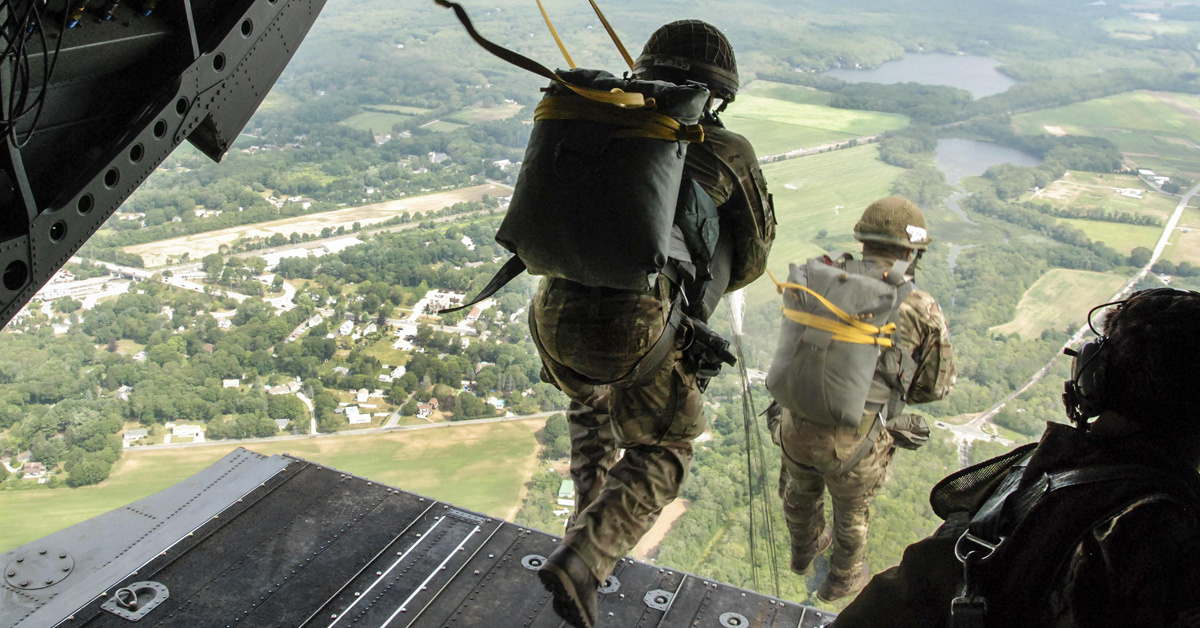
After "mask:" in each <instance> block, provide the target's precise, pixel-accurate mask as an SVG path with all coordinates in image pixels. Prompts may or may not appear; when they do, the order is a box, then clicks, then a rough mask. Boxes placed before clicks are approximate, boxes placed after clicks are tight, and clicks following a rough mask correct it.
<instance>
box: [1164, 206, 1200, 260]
mask: <svg viewBox="0 0 1200 628" xmlns="http://www.w3.org/2000/svg"><path fill="white" fill-rule="evenodd" d="M1185 229H1186V231H1185ZM1168 242H1170V244H1168V245H1167V250H1166V251H1164V252H1163V258H1164V259H1168V260H1170V261H1172V262H1174V263H1176V264H1178V263H1180V262H1191V263H1192V264H1195V265H1197V266H1200V209H1197V208H1195V207H1188V208H1187V209H1185V210H1183V216H1182V217H1181V218H1180V219H1179V227H1178V228H1177V229H1175V232H1174V233H1172V234H1171V238H1170V240H1168Z"/></svg>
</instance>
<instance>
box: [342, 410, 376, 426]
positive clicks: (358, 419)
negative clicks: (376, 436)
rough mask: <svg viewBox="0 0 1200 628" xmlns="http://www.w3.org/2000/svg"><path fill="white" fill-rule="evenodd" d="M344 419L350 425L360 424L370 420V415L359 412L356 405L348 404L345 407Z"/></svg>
mask: <svg viewBox="0 0 1200 628" xmlns="http://www.w3.org/2000/svg"><path fill="white" fill-rule="evenodd" d="M346 420H347V421H349V422H350V425H362V424H364V423H370V422H371V415H370V414H363V413H361V412H359V410H358V406H349V407H347V408H346Z"/></svg>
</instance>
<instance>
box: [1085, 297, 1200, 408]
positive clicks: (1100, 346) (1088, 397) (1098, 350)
mask: <svg viewBox="0 0 1200 628" xmlns="http://www.w3.org/2000/svg"><path fill="white" fill-rule="evenodd" d="M1157 294H1174V295H1179V296H1184V295H1192V296H1195V295H1196V294H1197V293H1196V292H1192V291H1186V290H1176V289H1174V288H1155V289H1152V290H1144V291H1141V292H1138V293H1136V294H1134V295H1133V296H1131V297H1129V298H1128V299H1122V300H1120V301H1110V302H1108V303H1101V304H1100V305H1097V306H1096V307H1094V308H1092V309H1091V310H1090V311H1089V312H1088V316H1087V322H1088V328H1090V329H1091V330H1092V333H1093V334H1096V338H1095V339H1093V340H1089V341H1088V342H1086V343H1084V344H1083V346H1082V347H1079V349H1078V350H1074V349H1070V348H1064V349H1063V353H1064V354H1065V355H1069V356H1071V358H1072V360H1071V379H1068V380H1067V381H1066V382H1065V383H1064V384H1063V395H1062V400H1063V406H1065V407H1066V410H1067V417H1068V418H1070V419H1071V422H1072V423H1074V424H1075V425H1076V427H1078V428H1080V429H1086V428H1087V420H1088V419H1090V418H1092V417H1096V416H1100V413H1101V412H1104V410H1106V409H1107V408H1105V407H1104V406H1102V405H1101V404H1100V402H1099V400H1097V399H1096V391H1097V389H1098V388H1099V383H1098V382H1097V381H1096V380H1097V377H1096V375H1097V373H1098V372H1099V368H1100V365H1101V364H1102V363H1103V360H1101V359H1099V357H1100V355H1101V354H1102V353H1103V352H1104V347H1105V345H1106V342H1107V340H1108V338H1107V337H1106V336H1105V335H1104V334H1101V333H1100V332H1098V331H1096V327H1095V325H1093V324H1092V317H1093V316H1094V315H1095V314H1096V312H1097V311H1098V310H1101V309H1103V308H1106V307H1109V306H1112V305H1118V306H1119V305H1124V304H1125V303H1128V302H1130V301H1132V300H1134V299H1140V298H1142V297H1145V296H1149V295H1157Z"/></svg>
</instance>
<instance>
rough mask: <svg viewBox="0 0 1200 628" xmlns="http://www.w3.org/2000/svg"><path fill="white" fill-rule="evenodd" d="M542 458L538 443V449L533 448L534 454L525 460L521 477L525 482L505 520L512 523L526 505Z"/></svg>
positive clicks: (540, 447)
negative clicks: (534, 475)
mask: <svg viewBox="0 0 1200 628" xmlns="http://www.w3.org/2000/svg"><path fill="white" fill-rule="evenodd" d="M541 458H542V444H541V443H538V445H537V447H534V448H533V453H531V454H529V456H528V457H527V458H526V459H525V464H524V465H522V467H521V477H523V478H525V481H524V482H522V483H521V490H519V491H517V500H516V501H515V502H514V503H513V505H512V507H510V508H509V509H508V510H507V511H505V512H504V520H505V521H512V520H514V519H516V518H517V513H518V512H520V511H521V505H522V504H524V503H525V498H526V497H527V496H528V495H529V481H530V480H532V479H533V474H534V473H535V472H537V464H538V460H541Z"/></svg>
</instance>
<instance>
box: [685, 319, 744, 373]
mask: <svg viewBox="0 0 1200 628" xmlns="http://www.w3.org/2000/svg"><path fill="white" fill-rule="evenodd" d="M691 324H692V328H693V334H694V335H693V338H692V343H691V344H690V345H688V347H687V348H686V349H684V352H683V360H684V363H685V364H686V365H687V366H688V367H689V368H691V369H692V370H694V371H695V373H696V378H697V379H698V380H700V381H701V382H704V384H703V385H707V382H708V380H709V379H710V378H712V377H715V376H716V375H717V374H718V373H720V372H721V365H722V364H728V365H730V366H733V365H735V364H737V358H736V357H734V355H733V354H732V353H730V351H729V341H728V340H726V339H724V338H722V337H721V334H718V333H717V332H715V331H713V330H712V329H710V328H709V327H708V325H705V324H704V323H703V322H701V321H699V320H695V319H692V320H691ZM703 385H702V386H703Z"/></svg>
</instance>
